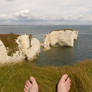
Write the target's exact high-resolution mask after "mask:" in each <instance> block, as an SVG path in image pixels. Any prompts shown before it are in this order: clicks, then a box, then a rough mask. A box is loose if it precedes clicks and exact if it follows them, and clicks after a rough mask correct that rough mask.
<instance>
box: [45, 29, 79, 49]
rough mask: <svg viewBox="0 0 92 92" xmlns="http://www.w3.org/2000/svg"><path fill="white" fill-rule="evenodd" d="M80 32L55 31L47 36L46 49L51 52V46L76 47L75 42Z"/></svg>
mask: <svg viewBox="0 0 92 92" xmlns="http://www.w3.org/2000/svg"><path fill="white" fill-rule="evenodd" d="M77 37H78V31H75V30H59V31H57V30H55V31H52V32H51V33H49V34H47V35H46V37H45V41H44V44H43V46H44V48H45V49H46V50H49V49H50V48H51V46H55V45H57V44H58V45H60V46H70V47H73V46H74V40H77Z"/></svg>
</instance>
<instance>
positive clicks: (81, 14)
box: [0, 0, 92, 22]
mask: <svg viewBox="0 0 92 92" xmlns="http://www.w3.org/2000/svg"><path fill="white" fill-rule="evenodd" d="M7 1H8V0H7ZM7 1H6V0H3V1H1V3H0V19H2V20H4V21H5V20H20V19H21V20H23V18H25V19H24V20H26V19H27V20H28V19H29V20H30V21H31V19H32V18H33V19H44V20H59V19H61V20H63V21H64V20H65V21H66V20H67V21H83V22H84V21H89V22H90V21H92V17H91V16H92V5H91V4H92V0H89V1H88V0H9V1H8V2H7Z"/></svg>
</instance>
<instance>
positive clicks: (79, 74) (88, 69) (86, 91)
mask: <svg viewBox="0 0 92 92" xmlns="http://www.w3.org/2000/svg"><path fill="white" fill-rule="evenodd" d="M64 73H67V74H68V75H69V76H70V78H71V80H72V82H71V83H72V85H71V90H70V92H92V61H91V60H87V61H84V62H83V63H80V64H77V65H75V66H62V67H51V66H46V67H40V66H36V65H34V64H32V63H26V62H22V63H18V64H8V65H4V66H0V92H23V89H24V84H25V82H26V80H27V79H29V77H30V76H34V77H35V78H36V79H37V82H38V84H39V88H40V91H39V92H56V85H57V83H58V81H59V79H60V77H61V76H62V75H63V74H64Z"/></svg>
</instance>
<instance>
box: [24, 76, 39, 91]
mask: <svg viewBox="0 0 92 92" xmlns="http://www.w3.org/2000/svg"><path fill="white" fill-rule="evenodd" d="M38 90H39V88H38V84H37V82H36V80H35V78H34V77H30V80H28V81H27V82H26V84H25V87H24V92H38Z"/></svg>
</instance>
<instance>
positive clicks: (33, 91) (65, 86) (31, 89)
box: [24, 74, 71, 92]
mask: <svg viewBox="0 0 92 92" xmlns="http://www.w3.org/2000/svg"><path fill="white" fill-rule="evenodd" d="M70 85H71V80H70V78H69V77H68V75H67V74H64V75H63V76H62V77H61V79H60V80H59V83H58V86H57V92H69V90H70ZM38 91H39V87H38V84H37V82H36V80H35V78H34V77H30V80H27V82H26V84H25V87H24V92H38Z"/></svg>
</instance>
